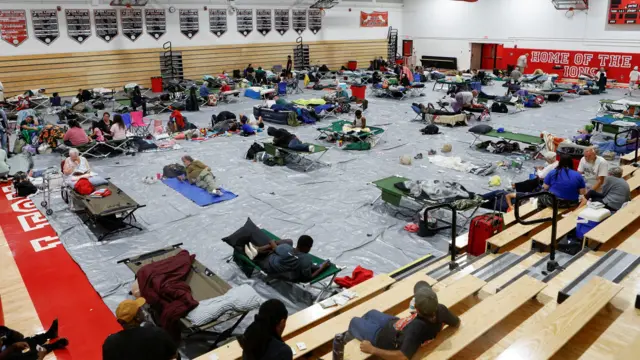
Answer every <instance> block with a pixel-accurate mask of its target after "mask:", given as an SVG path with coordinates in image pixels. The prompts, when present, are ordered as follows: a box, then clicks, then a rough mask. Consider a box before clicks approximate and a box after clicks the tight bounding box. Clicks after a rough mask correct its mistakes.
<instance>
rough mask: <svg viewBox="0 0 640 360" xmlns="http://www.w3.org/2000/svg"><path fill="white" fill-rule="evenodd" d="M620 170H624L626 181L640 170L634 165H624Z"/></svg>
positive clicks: (623, 175)
mask: <svg viewBox="0 0 640 360" xmlns="http://www.w3.org/2000/svg"><path fill="white" fill-rule="evenodd" d="M620 168H621V169H622V177H623V178H624V179H626V178H627V177H628V176H629V175H631V174H633V173H634V172H635V171H636V170H638V168H637V167H635V166H633V165H623V166H621V167H620Z"/></svg>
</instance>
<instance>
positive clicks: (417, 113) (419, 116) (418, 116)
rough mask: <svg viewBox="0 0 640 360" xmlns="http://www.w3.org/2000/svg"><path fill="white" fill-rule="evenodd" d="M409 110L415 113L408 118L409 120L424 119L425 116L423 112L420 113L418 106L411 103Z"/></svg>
mask: <svg viewBox="0 0 640 360" xmlns="http://www.w3.org/2000/svg"><path fill="white" fill-rule="evenodd" d="M411 110H413V112H414V113H415V114H416V116H415V117H414V118H413V119H411V120H409V121H421V122H422V121H425V117H424V114H423V113H422V109H420V108H419V107H417V106H415V105H411Z"/></svg>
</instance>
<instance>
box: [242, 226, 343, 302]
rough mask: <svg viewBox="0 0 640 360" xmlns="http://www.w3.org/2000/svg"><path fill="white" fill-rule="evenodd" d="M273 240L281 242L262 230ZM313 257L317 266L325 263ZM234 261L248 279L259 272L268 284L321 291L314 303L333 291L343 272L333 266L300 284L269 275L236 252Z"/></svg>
mask: <svg viewBox="0 0 640 360" xmlns="http://www.w3.org/2000/svg"><path fill="white" fill-rule="evenodd" d="M261 230H262V231H263V232H264V233H265V234H266V235H267V236H268V237H269V238H270V239H271V240H273V241H278V240H280V238H279V237H277V236H276V235H274V234H272V233H271V232H269V231H267V230H265V229H261ZM309 255H310V256H311V258H312V259H313V263H314V264H316V265H320V264H322V263H324V262H325V260H324V259H321V258H319V257H317V256H314V255H312V254H309ZM232 259H233V261H234V262H235V263H236V264H237V265H238V266H239V267H240V269H241V270H242V272H244V273H245V275H247V277H251V275H253V273H254V272H258V273H260V274H262V275H263V276H265V277H266V278H267V283H273V282H274V281H284V282H287V283H290V284H294V285H300V286H302V288H303V289H305V290H306V288H313V289H316V290H320V293H319V294H318V295H317V296H316V298H315V301H314V302H318V301H320V300H321V299H322V296H323V295H324V294H325V293H328V292H330V291H331V284H332V283H333V280H335V278H336V276H338V273H339V272H340V271H342V268H340V267H338V266H336V265H335V264H333V263H332V264H331V266H329V267H328V268H326V269H325V270H324V271H323V272H321V273H320V274H319V275H318V276H316V277H315V278H313V279H310V280H307V281H300V282H293V281H291V280H288V279H286V278H281V277H277V276H273V275H269V274H267V273H266V272H265V271H264V270H262V268H260V266H259V265H258V264H257V263H255V262H254V261H253V260H251V259H249V258H248V257H247V256H246V255H245V254H243V253H240V252H237V251H235V250H234V252H233V256H232Z"/></svg>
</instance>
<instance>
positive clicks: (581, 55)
mask: <svg viewBox="0 0 640 360" xmlns="http://www.w3.org/2000/svg"><path fill="white" fill-rule="evenodd" d="M504 50H505V53H506V56H505V59H506V61H505V65H514V66H515V65H516V64H517V60H518V57H519V56H520V55H522V54H529V59H528V61H527V68H526V70H525V72H526V73H527V74H531V73H533V72H534V71H535V70H536V69H541V70H542V71H544V72H545V73H553V74H558V75H559V76H560V78H570V79H575V78H577V77H578V76H580V74H589V75H592V76H593V75H595V74H596V73H597V72H598V70H599V69H600V68H601V67H604V69H605V71H606V72H607V78H608V79H615V80H617V81H618V82H628V81H629V73H630V72H631V70H632V69H633V67H634V66H640V54H632V53H609V52H607V53H605V52H595V51H565V50H541V49H520V48H518V49H504Z"/></svg>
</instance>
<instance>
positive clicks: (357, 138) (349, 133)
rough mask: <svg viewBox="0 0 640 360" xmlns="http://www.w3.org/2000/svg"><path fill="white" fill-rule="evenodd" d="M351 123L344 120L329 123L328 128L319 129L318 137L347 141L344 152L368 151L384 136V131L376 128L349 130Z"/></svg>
mask: <svg viewBox="0 0 640 360" xmlns="http://www.w3.org/2000/svg"><path fill="white" fill-rule="evenodd" d="M351 125H352V122H350V121H346V120H338V121H334V122H333V123H331V125H330V126H326V127H319V128H318V129H317V130H318V131H319V132H320V135H319V136H318V138H320V137H323V136H324V137H333V138H335V139H336V140H342V141H348V142H351V144H348V145H346V146H345V147H344V149H345V150H369V149H371V148H372V147H374V146H375V145H376V144H377V143H378V141H380V139H381V138H382V135H383V134H384V129H383V128H381V127H376V126H368V127H367V128H368V129H369V131H358V132H356V131H354V130H349V126H351Z"/></svg>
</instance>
